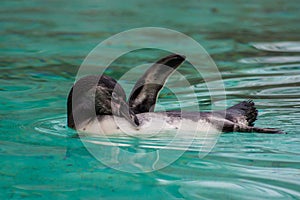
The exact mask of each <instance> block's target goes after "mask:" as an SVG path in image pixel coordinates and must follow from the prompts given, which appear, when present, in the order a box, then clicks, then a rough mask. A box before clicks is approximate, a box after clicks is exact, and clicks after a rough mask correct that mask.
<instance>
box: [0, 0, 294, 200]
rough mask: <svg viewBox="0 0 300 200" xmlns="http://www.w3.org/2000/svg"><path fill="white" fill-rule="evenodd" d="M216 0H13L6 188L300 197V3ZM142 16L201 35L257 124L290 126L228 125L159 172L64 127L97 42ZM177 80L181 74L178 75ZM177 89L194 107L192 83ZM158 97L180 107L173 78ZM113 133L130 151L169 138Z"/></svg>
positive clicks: (5, 45) (3, 88)
mask: <svg viewBox="0 0 300 200" xmlns="http://www.w3.org/2000/svg"><path fill="white" fill-rule="evenodd" d="M214 2H215V3H212V2H211V1H201V2H198V1H189V2H182V1H151V2H148V3H147V2H138V1H130V2H129V3H126V4H125V3H124V2H118V1H114V2H113V3H112V2H108V1H93V0H88V1H85V2H84V3H83V2H82V1H72V2H70V1H43V2H42V1H34V0H30V1H3V2H2V3H1V5H2V6H1V8H0V10H1V12H0V13H1V14H0V25H1V39H0V46H1V50H0V51H1V54H0V59H1V62H0V63H1V73H0V76H1V79H0V95H1V98H0V110H1V113H0V131H1V132H0V148H1V149H0V156H1V168H0V176H1V178H0V180H1V181H0V188H1V192H0V196H1V199H21V198H25V199H74V198H75V199H128V198H130V199H284V200H286V199H299V198H300V192H299V188H300V187H299V185H300V170H299V166H300V137H299V134H300V133H299V129H300V120H299V119H300V103H299V102H300V87H299V86H300V44H299V41H300V37H299V35H300V23H299V18H300V16H299V13H300V12H299V11H300V9H299V8H300V4H299V3H298V2H297V1H269V0H267V1H263V2H261V1H251V2H248V3H246V2H244V1H243V2H242V1H233V0H232V1H226V2H223V1H214ZM144 26H158V27H165V28H170V29H174V30H177V31H180V32H183V33H185V34H187V35H188V36H190V37H192V38H194V39H195V40H197V41H198V42H199V43H200V44H201V45H203V46H204V48H205V49H206V50H207V51H208V53H209V54H210V55H211V56H212V58H213V59H214V60H215V62H216V64H217V65H218V67H219V70H220V72H221V74H222V77H223V80H224V84H225V89H226V102H227V104H228V105H233V104H235V103H238V102H240V101H242V100H245V99H253V100H254V101H255V102H256V104H257V108H258V110H259V119H258V121H257V123H256V125H257V126H262V127H274V128H280V129H283V130H284V131H286V132H287V133H288V134H287V135H268V134H266V135H264V134H245V133H229V134H223V135H221V136H220V138H219V139H218V142H217V144H216V146H215V147H214V148H213V149H212V151H211V152H210V153H209V154H208V155H207V156H206V157H204V158H199V152H198V151H197V147H196V146H192V148H191V149H189V150H188V151H185V152H184V154H183V155H182V156H181V157H180V158H179V159H178V160H177V161H176V162H174V163H173V164H171V165H169V166H167V167H165V168H163V169H160V170H157V171H154V172H151V173H140V174H132V173H126V172H121V171H117V170H115V169H113V168H110V167H107V166H106V165H104V164H103V163H101V162H99V161H98V160H96V159H95V158H94V157H93V156H92V155H91V154H90V153H89V152H88V151H87V149H86V148H85V146H84V145H83V143H82V142H81V140H80V139H79V138H76V137H73V136H74V134H75V132H74V131H73V130H70V129H68V128H67V127H66V97H67V94H68V91H69V89H70V87H71V85H72V84H73V82H74V80H75V75H76V72H77V70H78V68H79V66H80V64H81V63H82V62H83V60H84V58H85V56H86V55H87V54H88V53H89V52H90V51H91V50H92V49H93V48H94V47H95V46H96V45H97V44H98V43H99V42H101V41H103V40H104V39H106V38H107V37H109V36H111V35H113V34H116V33H118V32H120V31H124V30H127V29H130V28H136V27H144ZM164 55H165V52H160V51H147V50H145V51H140V52H135V53H133V54H129V55H127V56H125V57H124V58H122V59H121V60H119V61H118V62H115V63H114V64H113V66H112V67H111V69H110V71H108V72H107V73H109V75H111V76H113V77H119V76H120V75H121V74H122V73H124V72H126V71H128V70H129V69H131V68H132V67H133V66H136V65H138V64H143V63H149V62H153V61H155V60H157V59H158V58H159V57H161V56H164ZM180 72H182V73H184V74H185V75H186V77H187V78H188V79H189V80H190V82H191V83H192V84H193V88H194V89H195V90H196V92H197V96H198V97H199V102H198V103H199V105H200V107H201V109H204V110H205V109H209V108H210V107H211V101H210V94H209V92H208V91H207V88H206V86H205V83H204V82H203V80H202V79H201V78H200V77H198V76H195V75H194V74H193V72H192V71H191V70H190V68H189V64H188V63H185V64H184V65H183V66H182V67H181V68H180ZM137 76H138V74H137ZM132 78H133V79H134V78H136V76H133V77H132ZM175 82H176V80H174V78H173V79H172V78H171V80H170V82H169V84H171V85H172V84H173V83H174V84H175ZM128 84H129V85H130V84H131V85H132V84H134V82H130V81H129V82H128ZM178 89H179V90H180V89H181V93H180V94H181V95H182V97H183V98H184V99H185V101H184V106H185V107H186V108H189V107H190V104H189V103H190V101H189V92H190V90H186V89H185V88H178ZM160 97H161V98H160V106H162V107H164V109H176V108H178V102H176V98H174V96H172V94H170V93H169V92H168V91H167V90H164V91H163V92H162V94H161V95H160ZM223 102H225V100H224V99H221V98H220V99H217V100H216V102H214V103H215V104H218V103H223ZM115 142H116V143H118V144H123V147H124V148H125V149H127V150H128V151H132V152H134V151H139V150H141V149H148V150H155V149H157V148H159V146H160V145H161V143H160V141H159V140H156V139H152V140H151V139H148V140H147V139H144V140H143V139H140V140H139V139H134V140H132V139H128V138H127V139H122V138H119V139H118V138H117V139H115ZM100 147H101V148H105V145H103V144H102V145H101V144H99V148H100ZM195 149H196V150H195Z"/></svg>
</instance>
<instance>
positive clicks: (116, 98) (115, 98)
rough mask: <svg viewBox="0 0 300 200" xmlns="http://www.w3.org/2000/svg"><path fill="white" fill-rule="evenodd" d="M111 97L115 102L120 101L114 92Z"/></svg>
mask: <svg viewBox="0 0 300 200" xmlns="http://www.w3.org/2000/svg"><path fill="white" fill-rule="evenodd" d="M111 96H112V98H113V99H114V100H119V98H118V95H117V94H116V93H115V92H113V93H112V94H111Z"/></svg>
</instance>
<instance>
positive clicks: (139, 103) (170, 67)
mask: <svg viewBox="0 0 300 200" xmlns="http://www.w3.org/2000/svg"><path fill="white" fill-rule="evenodd" d="M184 60H185V57H184V56H182V55H177V54H172V55H169V56H167V57H164V58H162V59H160V60H158V61H157V62H156V63H155V64H153V65H152V66H151V67H150V68H149V69H148V70H147V71H146V72H145V73H144V75H143V76H142V77H141V78H140V79H139V80H138V81H137V83H136V84H135V86H134V87H133V89H132V91H131V94H130V97H129V100H128V103H129V106H130V108H131V110H132V111H133V112H134V113H135V114H138V113H145V112H153V111H154V107H155V103H156V100H157V96H158V93H159V91H160V90H161V89H162V88H163V86H164V84H165V82H166V80H167V78H168V77H169V76H170V75H171V74H172V72H174V71H175V70H176V69H177V68H178V67H179V66H180V65H181V64H182V63H183V62H184Z"/></svg>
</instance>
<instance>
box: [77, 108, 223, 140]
mask: <svg viewBox="0 0 300 200" xmlns="http://www.w3.org/2000/svg"><path fill="white" fill-rule="evenodd" d="M137 117H138V119H139V122H140V125H139V126H138V127H134V126H133V125H132V124H130V123H129V122H128V121H127V120H126V119H124V118H122V117H116V116H112V115H104V116H101V117H99V118H96V119H94V120H91V121H89V122H87V123H84V125H82V126H81V128H79V129H78V130H79V131H80V132H81V133H80V135H85V136H97V135H99V136H101V135H102V136H103V135H112V136H115V135H118V136H135V137H143V136H144V137H157V136H159V137H161V136H174V135H176V137H197V138H202V137H208V136H215V135H216V134H219V133H220V130H218V129H217V128H216V127H215V126H213V124H211V123H209V122H207V121H206V120H203V119H199V120H192V119H187V118H180V117H178V116H169V115H167V114H165V113H155V112H152V113H140V114H137Z"/></svg>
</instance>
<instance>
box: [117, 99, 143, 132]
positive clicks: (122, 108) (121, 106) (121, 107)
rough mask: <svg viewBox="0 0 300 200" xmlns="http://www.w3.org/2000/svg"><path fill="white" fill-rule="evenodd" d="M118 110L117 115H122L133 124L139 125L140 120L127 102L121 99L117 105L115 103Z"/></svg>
mask: <svg viewBox="0 0 300 200" xmlns="http://www.w3.org/2000/svg"><path fill="white" fill-rule="evenodd" d="M117 108H118V111H117V113H118V114H119V116H121V117H124V118H125V119H127V121H129V122H130V123H131V124H132V125H133V126H136V127H137V126H139V125H140V122H139V120H138V118H137V116H136V115H135V113H134V112H133V111H132V110H131V109H130V108H129V106H128V104H127V103H126V102H125V101H124V100H121V101H120V102H119V103H118V105H117Z"/></svg>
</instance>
